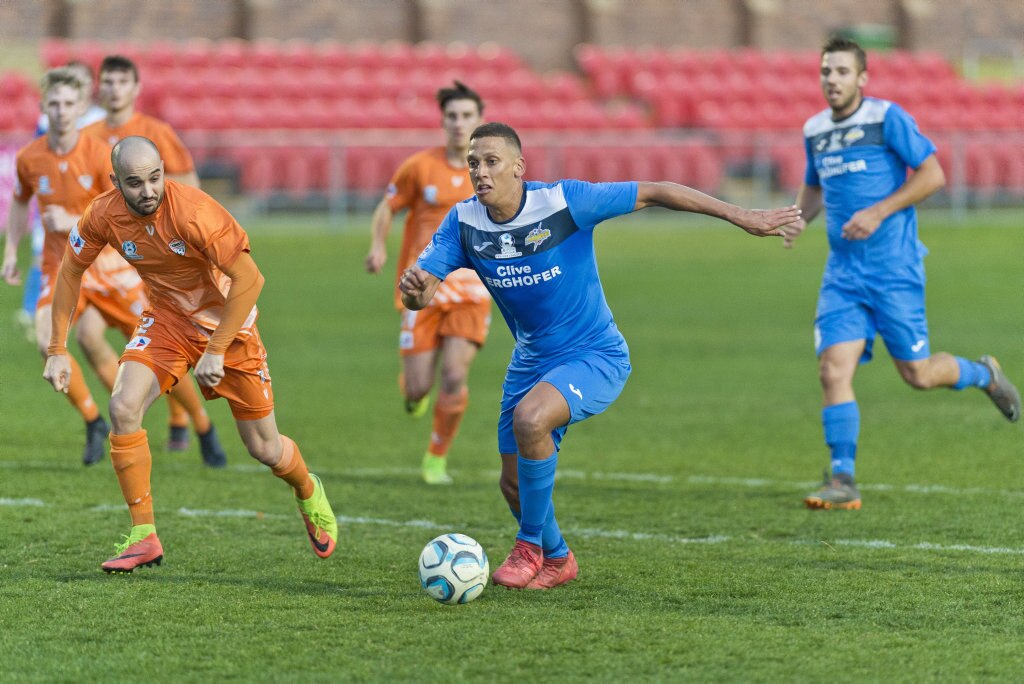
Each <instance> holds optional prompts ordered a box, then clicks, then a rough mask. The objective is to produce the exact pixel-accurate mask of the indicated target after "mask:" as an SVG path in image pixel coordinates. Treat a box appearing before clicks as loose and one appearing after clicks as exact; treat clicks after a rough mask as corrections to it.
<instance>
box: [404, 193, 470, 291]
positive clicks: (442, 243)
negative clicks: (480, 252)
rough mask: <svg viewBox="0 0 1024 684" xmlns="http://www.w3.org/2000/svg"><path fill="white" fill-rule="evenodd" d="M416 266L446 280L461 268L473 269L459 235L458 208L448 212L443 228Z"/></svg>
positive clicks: (429, 244)
mask: <svg viewBox="0 0 1024 684" xmlns="http://www.w3.org/2000/svg"><path fill="white" fill-rule="evenodd" d="M416 266H418V267H419V268H422V269H423V270H424V271H426V272H427V273H430V274H431V275H434V276H437V277H438V278H440V279H441V280H444V279H445V278H446V277H447V276H448V274H449V273H451V272H452V271H455V270H457V269H460V268H473V265H472V264H471V263H469V260H468V259H467V258H466V252H465V250H463V249H462V238H461V237H460V235H459V216H458V211H457V209H456V207H452V208H451V210H449V211H448V215H447V216H445V217H444V221H442V222H441V227H440V228H438V229H437V230H436V231H435V232H434V237H433V238H431V239H430V242H428V243H427V246H426V247H424V248H423V251H422V252H420V256H419V258H418V259H416Z"/></svg>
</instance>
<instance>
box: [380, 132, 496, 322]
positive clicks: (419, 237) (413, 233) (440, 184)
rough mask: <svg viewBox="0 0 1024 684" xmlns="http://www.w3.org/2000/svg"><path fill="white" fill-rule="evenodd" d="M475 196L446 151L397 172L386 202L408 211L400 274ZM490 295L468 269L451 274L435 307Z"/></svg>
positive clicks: (417, 157)
mask: <svg viewBox="0 0 1024 684" xmlns="http://www.w3.org/2000/svg"><path fill="white" fill-rule="evenodd" d="M472 196H473V184H472V182H470V180H469V169H468V168H456V167H454V166H452V165H451V164H449V163H448V157H447V155H446V153H445V148H443V147H432V148H430V149H427V150H423V151H422V152H417V153H416V154H414V155H412V156H411V157H409V158H408V159H406V160H405V161H404V162H402V165H401V166H399V167H398V170H397V171H395V175H394V176H393V177H392V179H391V183H390V185H388V192H387V196H386V197H385V199H386V201H387V203H388V206H389V207H390V208H391V211H392V212H398V211H401V210H402V209H408V210H409V215H408V217H406V219H405V230H404V233H403V235H402V249H401V252H400V253H399V255H398V274H399V275H400V274H401V273H402V271H404V270H405V269H407V268H408V267H410V266H412V265H413V264H414V263H416V258H417V257H418V256H419V255H420V252H422V251H423V248H424V247H426V246H427V243H428V242H430V238H432V237H433V236H434V231H436V230H437V227H438V226H440V225H441V222H442V221H443V220H444V217H445V215H447V214H448V210H449V209H451V208H452V207H453V206H455V205H456V204H458V203H459V202H461V201H462V200H465V199H469V198H470V197H472ZM489 299H490V295H489V294H488V293H487V289H486V288H484V285H483V283H481V282H480V278H479V277H478V276H477V275H476V273H474V272H473V271H470V270H468V269H459V270H458V271H455V272H454V273H452V274H450V275H449V276H448V277H447V278H446V279H445V280H444V282H443V283H441V286H440V287H439V288H438V289H437V293H436V294H435V295H434V299H433V300H432V303H434V304H446V303H458V302H464V301H467V302H480V301H488V300H489ZM395 304H396V305H397V306H398V308H399V309H401V308H402V297H401V293H400V292H398V281H397V279H396V281H395Z"/></svg>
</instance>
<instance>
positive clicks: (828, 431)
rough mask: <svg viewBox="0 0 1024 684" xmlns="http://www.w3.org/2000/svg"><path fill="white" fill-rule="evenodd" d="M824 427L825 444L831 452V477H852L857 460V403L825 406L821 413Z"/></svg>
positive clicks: (858, 411) (858, 424)
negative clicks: (855, 460) (842, 475)
mask: <svg viewBox="0 0 1024 684" xmlns="http://www.w3.org/2000/svg"><path fill="white" fill-rule="evenodd" d="M821 422H822V424H823V425H824V426H825V443H826V444H828V447H829V449H831V451H832V475H833V476H835V475H840V474H846V475H849V476H850V477H853V463H854V459H856V458H857V437H858V435H859V434H860V409H859V408H858V407H857V402H855V401H848V402H846V403H845V404H835V405H834V406H826V407H825V408H824V409H822V411H821Z"/></svg>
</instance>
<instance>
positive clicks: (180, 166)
mask: <svg viewBox="0 0 1024 684" xmlns="http://www.w3.org/2000/svg"><path fill="white" fill-rule="evenodd" d="M140 89H141V83H140V82H139V69H138V67H137V66H136V65H135V63H134V62H132V61H131V60H130V59H128V58H127V57H123V56H121V55H108V56H107V57H105V58H104V59H103V63H102V64H100V86H99V98H100V104H102V105H103V108H104V109H106V110H107V118H106V119H104V120H103V121H97V122H96V123H94V124H92V125H90V126H86V127H85V128H84V129H83V130H84V131H85V132H86V133H88V134H89V135H95V136H96V137H98V138H100V139H102V140H105V141H106V142H107V144H109V145H116V144H117V143H118V141H119V140H123V139H124V138H127V137H128V136H130V135H139V136H142V137H143V138H149V139H150V140H152V141H153V143H154V144H156V146H157V149H159V150H160V155H161V156H162V157H163V160H164V164H165V165H166V167H167V169H166V173H167V177H168V178H169V179H171V180H175V181H178V182H179V183H185V184H187V185H192V186H194V187H197V188H198V187H199V176H198V175H197V174H196V169H195V164H194V163H193V162H192V155H191V154H189V151H188V148H186V147H185V144H184V143H183V142H181V138H179V137H178V135H177V133H175V132H174V129H173V128H171V127H170V125H168V124H167V123H165V122H163V121H161V120H160V119H156V118H154V117H152V116H148V115H146V114H143V113H142V112H137V111H135V101H136V100H137V99H138V97H139V91H140Z"/></svg>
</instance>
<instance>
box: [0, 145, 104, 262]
mask: <svg viewBox="0 0 1024 684" xmlns="http://www.w3.org/2000/svg"><path fill="white" fill-rule="evenodd" d="M15 167H16V169H17V181H16V182H15V184H14V199H16V200H18V201H19V202H28V201H29V199H30V198H31V197H32V196H33V195H35V197H36V200H37V201H38V202H39V211H40V213H42V212H43V211H45V210H46V208H47V207H49V206H51V205H53V206H59V207H63V208H64V210H65V211H67V212H68V213H69V214H81V213H83V212H84V211H85V208H86V207H87V206H88V205H89V202H91V201H92V199H93V198H94V197H96V196H98V195H100V194H101V193H103V192H106V191H107V190H109V189H111V188H112V187H114V186H113V184H112V183H111V181H110V146H109V145H107V144H106V143H104V142H102V141H100V140H97V139H95V138H93V137H91V136H88V135H79V136H78V142H76V143H75V147H74V148H73V149H72V150H71V151H70V152H68V153H67V154H57V153H56V152H54V151H53V150H51V149H50V145H49V143H48V141H47V137H46V136H45V135H44V136H42V137H39V138H36V139H35V140H33V141H32V142H30V143H29V144H28V145H25V147H23V148H21V150H20V151H19V152H18V156H17V161H16V162H15ZM66 242H67V236H66V235H65V234H64V233H54V232H50V231H47V232H46V237H45V239H44V242H43V263H42V269H43V271H44V272H51V271H56V270H57V268H58V267H59V266H60V260H61V259H62V258H63V257H64V245H65V243H66Z"/></svg>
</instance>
